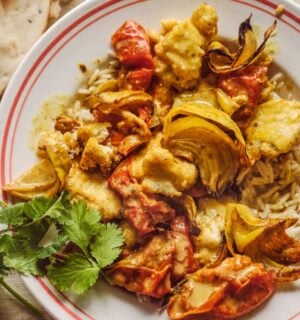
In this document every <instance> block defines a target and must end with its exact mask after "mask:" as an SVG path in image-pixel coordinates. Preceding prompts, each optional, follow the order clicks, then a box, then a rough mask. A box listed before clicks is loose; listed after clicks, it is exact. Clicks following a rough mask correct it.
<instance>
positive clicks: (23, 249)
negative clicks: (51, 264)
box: [3, 220, 49, 275]
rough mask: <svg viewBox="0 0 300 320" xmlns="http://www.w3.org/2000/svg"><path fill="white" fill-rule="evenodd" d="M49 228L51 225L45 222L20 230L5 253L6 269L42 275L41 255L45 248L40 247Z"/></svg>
mask: <svg viewBox="0 0 300 320" xmlns="http://www.w3.org/2000/svg"><path fill="white" fill-rule="evenodd" d="M48 228H49V223H48V222H47V221H44V220H43V221H40V222H39V223H38V224H34V225H31V226H27V227H20V228H18V229H17V230H16V231H15V233H14V234H13V236H12V237H11V245H10V246H9V248H8V249H7V250H6V252H5V253H6V254H5V256H4V258H3V263H4V265H5V267H7V268H11V269H15V270H16V271H19V272H22V273H24V274H32V275H36V274H41V269H40V266H39V263H40V260H41V258H40V257H39V255H40V254H41V253H42V251H43V248H40V247H39V246H38V245H39V243H40V241H41V239H42V238H43V236H44V234H45V233H46V232H47V230H48ZM7 242H8V240H7ZM4 245H5V243H3V246H4Z"/></svg>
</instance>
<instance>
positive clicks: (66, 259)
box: [0, 191, 124, 309]
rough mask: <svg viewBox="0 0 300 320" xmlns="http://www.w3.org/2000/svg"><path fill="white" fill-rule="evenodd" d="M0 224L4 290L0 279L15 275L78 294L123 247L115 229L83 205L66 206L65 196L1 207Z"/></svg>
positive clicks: (113, 225) (37, 198)
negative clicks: (1, 227)
mask: <svg viewBox="0 0 300 320" xmlns="http://www.w3.org/2000/svg"><path fill="white" fill-rule="evenodd" d="M0 223H1V224H5V225H6V226H7V227H6V229H4V230H2V231H0V285H3V286H4V287H6V288H7V287H8V285H7V284H6V283H5V282H4V277H5V275H6V274H7V273H8V272H9V271H11V270H16V271H18V272H20V273H22V274H25V275H40V276H43V275H46V276H47V277H48V279H49V281H50V282H51V283H52V284H53V285H55V286H56V287H57V288H58V289H59V290H61V291H69V290H71V291H73V292H75V293H77V294H81V293H83V292H85V291H86V290H88V289H89V288H90V287H91V286H92V285H94V284H95V282H96V281H97V279H98V278H99V276H100V275H101V274H103V271H102V269H103V268H105V267H107V266H109V265H111V264H112V263H113V262H114V261H115V260H116V259H117V258H118V257H119V255H120V253H121V246H122V245H123V241H124V240H123V236H122V232H121V229H120V228H119V227H118V225H117V224H115V223H108V224H104V223H102V222H101V216H100V214H99V213H98V212H97V211H96V210H94V209H91V208H89V207H88V206H87V203H86V202H85V201H77V202H71V201H70V197H69V195H68V193H67V192H66V191H63V192H62V193H61V194H60V195H59V196H58V197H56V198H54V199H48V198H46V197H36V198H34V199H33V200H31V201H29V202H26V203H17V204H15V205H12V206H6V205H5V204H4V203H3V202H1V205H0ZM53 229H54V230H55V232H54V234H55V235H54V236H53V235H52V238H51V235H50V240H49V239H48V241H46V239H45V238H49V234H50V233H51V232H50V230H53ZM52 233H53V232H52ZM45 242H47V244H45ZM7 289H8V288H7ZM8 290H9V291H10V292H11V290H12V289H11V288H9V289H8ZM12 291H13V290H12ZM11 293H12V294H14V293H15V294H14V295H15V296H16V297H17V296H18V294H17V293H16V292H14V293H13V292H11ZM17 298H18V297H17ZM18 299H19V298H18ZM19 300H20V301H21V302H22V303H24V301H22V300H24V299H23V298H22V299H19ZM24 304H26V303H24ZM27 304H28V303H27ZM27 306H28V305H27ZM31 309H32V308H31Z"/></svg>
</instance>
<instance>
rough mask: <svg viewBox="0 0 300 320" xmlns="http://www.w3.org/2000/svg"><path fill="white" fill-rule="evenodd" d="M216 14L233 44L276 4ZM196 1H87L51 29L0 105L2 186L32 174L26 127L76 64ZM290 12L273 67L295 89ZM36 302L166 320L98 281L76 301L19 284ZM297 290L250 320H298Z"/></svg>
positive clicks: (105, 315)
mask: <svg viewBox="0 0 300 320" xmlns="http://www.w3.org/2000/svg"><path fill="white" fill-rule="evenodd" d="M207 2H209V3H211V4H213V5H214V6H215V7H216V8H217V10H218V13H219V31H220V34H221V35H223V36H227V37H231V38H232V37H236V35H237V30H238V26H239V23H240V22H241V21H242V20H244V19H245V18H246V17H248V16H249V15H250V13H252V14H253V20H252V21H253V22H254V23H255V24H259V25H260V26H261V29H262V30H264V29H266V28H267V27H268V26H270V25H271V24H272V22H273V20H274V13H275V8H276V4H275V2H272V1H269V0H256V1H253V0H233V1H227V0H226V1H225V0H223V1H220V0H207ZM199 3H200V1H198V0H185V1H183V0H152V1H150V0H148V1H143V0H123V1H122V0H119V1H116V0H112V1H109V2H106V3H103V2H101V1H99V0H91V1H86V2H85V3H84V4H82V5H81V6H80V7H78V8H76V9H75V10H74V11H73V12H71V13H70V14H68V15H66V16H65V17H64V18H63V19H62V20H60V21H59V22H58V23H57V24H55V25H54V26H53V27H52V28H51V29H50V30H49V31H48V32H47V33H46V34H45V35H44V36H43V37H42V38H41V39H40V41H39V42H38V43H37V44H36V45H35V46H34V48H33V49H32V50H31V52H30V53H29V54H28V55H27V57H26V58H25V59H24V61H23V63H22V65H21V66H20V67H19V68H18V70H17V72H16V73H15V75H14V77H13V79H12V81H11V82H10V84H9V87H8V88H7V90H6V93H5V96H4V97H3V101H2V103H1V106H0V123H1V125H0V148H1V158H0V185H3V184H5V183H7V182H9V181H11V180H12V179H13V178H14V177H16V176H17V175H19V174H20V173H22V172H23V171H24V170H25V169H27V168H29V167H30V166H31V165H32V164H33V163H34V162H35V161H36V157H35V155H34V153H33V152H32V151H31V150H30V149H29V148H28V134H29V131H30V127H31V120H32V118H33V116H34V115H35V114H36V113H37V111H38V110H39V108H40V106H41V105H42V103H43V102H44V101H45V99H46V98H47V97H50V96H53V95H55V94H59V93H62V94H64V93H72V92H74V91H75V90H76V87H77V85H78V77H79V71H78V63H89V62H91V61H93V60H94V59H95V58H97V57H104V56H106V54H107V51H108V49H109V43H110V36H111V35H112V33H113V32H114V31H115V30H116V28H117V27H118V26H119V25H121V23H123V22H124V20H127V19H134V20H137V21H139V22H140V23H142V24H143V25H144V26H145V27H146V28H158V27H159V24H160V20H161V19H163V18H187V17H189V16H190V14H191V12H192V11H193V9H195V8H196V7H197V6H198V5H199ZM281 3H284V4H285V5H286V9H287V11H286V12H285V14H284V15H283V16H282V17H281V18H280V19H279V23H278V34H277V36H276V39H277V41H278V43H279V44H280V50H279V53H278V55H277V57H276V64H278V65H279V66H280V68H282V69H283V71H284V72H285V73H288V74H289V75H290V76H292V77H293V79H294V81H295V82H296V84H297V85H298V87H299V86H300V70H299V69H300V68H299V52H300V42H299V32H300V30H299V24H300V20H299V16H300V9H299V6H298V5H296V4H293V2H292V1H291V0H286V1H281ZM23 280H24V282H25V284H26V285H27V287H28V288H29V290H30V291H31V292H32V293H33V295H34V296H35V297H36V299H37V300H38V301H39V302H40V303H41V304H42V305H43V306H44V307H45V308H46V309H47V310H48V311H49V312H50V313H51V314H52V315H53V316H54V317H55V318H57V319H60V320H68V319H99V320H100V319H101V320H107V319H111V320H116V319H123V320H141V319H145V320H146V319H147V320H154V319H167V318H168V317H167V315H166V314H165V313H162V314H160V313H158V312H157V311H155V310H154V309H153V308H152V307H151V306H148V305H142V304H139V303H138V302H137V300H136V298H135V297H134V296H133V295H131V294H128V293H126V292H125V291H122V290H119V289H117V288H109V287H108V286H106V285H105V284H103V283H102V282H101V281H99V283H98V284H97V285H96V286H95V287H94V288H93V289H91V290H90V291H89V292H88V293H87V294H85V295H83V296H80V297H74V296H69V295H68V296H64V295H62V294H61V293H59V292H57V291H56V290H55V289H54V288H53V287H52V286H51V285H50V284H49V283H48V282H47V280H46V279H35V278H33V277H28V278H26V277H23ZM299 298H300V284H299V283H298V284H295V283H294V284H290V285H286V286H281V287H280V288H279V290H278V291H277V292H276V293H275V295H274V296H273V297H272V299H270V301H269V302H268V303H266V304H264V305H263V306H262V307H261V308H259V310H257V311H256V312H255V313H253V314H252V315H251V317H249V318H252V319H254V318H255V319H261V320H274V319H275V320H277V319H278V320H292V319H293V320H294V319H296V318H298V319H300V303H299V301H300V300H299Z"/></svg>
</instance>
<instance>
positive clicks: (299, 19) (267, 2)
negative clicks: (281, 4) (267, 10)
mask: <svg viewBox="0 0 300 320" xmlns="http://www.w3.org/2000/svg"><path fill="white" fill-rule="evenodd" d="M256 1H257V2H261V3H263V4H265V5H267V6H269V7H271V8H273V9H276V8H277V7H278V4H276V3H274V2H272V1H269V0H256ZM283 15H286V16H287V17H289V18H290V19H292V20H294V21H295V22H296V23H297V24H300V18H299V16H296V15H294V14H293V13H292V12H290V11H288V10H286V9H285V10H284V12H283Z"/></svg>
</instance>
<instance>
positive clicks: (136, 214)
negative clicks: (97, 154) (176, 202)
mask: <svg viewBox="0 0 300 320" xmlns="http://www.w3.org/2000/svg"><path fill="white" fill-rule="evenodd" d="M132 165H133V157H130V158H127V159H126V160H125V161H123V162H122V163H121V164H120V165H119V166H118V167H117V168H116V169H115V171H114V172H113V174H112V175H111V176H110V178H109V180H108V183H109V186H110V187H111V188H112V189H113V190H114V191H117V192H118V193H119V194H120V195H121V196H122V198H123V208H124V212H123V215H124V217H125V218H126V219H127V220H128V221H129V222H130V224H132V225H133V226H134V227H135V229H136V230H137V232H138V234H139V235H140V236H143V235H145V234H147V233H150V232H153V231H154V230H155V228H154V227H155V225H156V224H158V223H165V222H168V221H170V220H172V219H173V218H174V217H175V210H174V209H172V208H171V207H170V206H169V205H168V204H167V203H166V202H164V201H161V200H159V199H158V197H157V196H155V195H149V194H145V193H144V192H143V191H142V187H141V185H140V184H138V182H137V181H136V179H135V178H133V177H132V176H131V171H132V168H131V166H132Z"/></svg>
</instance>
